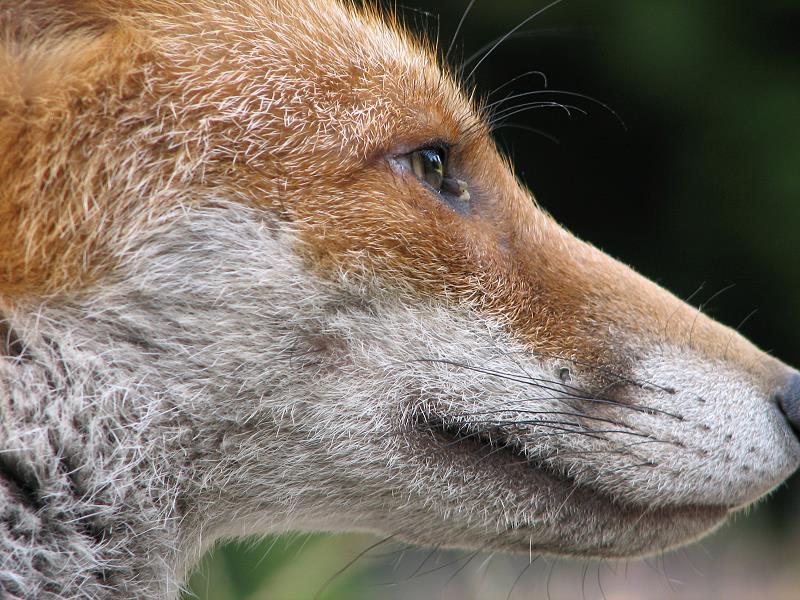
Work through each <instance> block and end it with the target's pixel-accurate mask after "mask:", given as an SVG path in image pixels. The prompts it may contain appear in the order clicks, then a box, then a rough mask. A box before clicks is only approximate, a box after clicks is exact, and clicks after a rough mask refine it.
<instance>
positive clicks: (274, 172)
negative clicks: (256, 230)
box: [0, 0, 766, 370]
mask: <svg viewBox="0 0 800 600" xmlns="http://www.w3.org/2000/svg"><path fill="white" fill-rule="evenodd" d="M38 4H41V5H42V6H44V7H47V3H46V2H45V3H34V5H38ZM311 4H312V6H310V7H309V6H307V5H306V4H304V5H303V6H301V7H299V8H298V7H294V6H293V5H292V3H289V2H283V1H276V2H266V3H264V4H259V3H248V2H239V3H231V4H223V3H217V2H212V1H210V0H205V1H198V2H195V3H192V4H186V3H180V2H170V1H166V0H163V1H157V0H152V1H138V2H137V1H130V2H123V1H117V2H89V1H86V2H82V1H73V2H69V3H67V4H64V5H61V8H60V10H59V11H57V14H58V18H55V19H51V21H50V22H49V23H48V24H47V25H42V24H41V22H39V21H37V18H36V15H38V14H39V13H38V12H37V11H35V10H26V11H20V13H19V14H15V13H14V11H10V12H9V13H8V14H6V15H5V16H4V17H3V22H4V28H5V30H6V32H7V33H6V35H5V39H6V41H5V42H4V43H3V45H2V46H0V65H2V68H0V72H1V73H3V75H2V77H3V78H2V80H1V81H0V157H2V158H0V236H2V239H4V240H7V242H6V243H5V244H4V245H3V247H2V248H0V266H1V268H0V293H2V294H3V295H5V296H7V297H14V296H19V295H29V294H51V293H57V292H63V291H75V290H80V289H83V288H85V287H86V286H87V285H89V284H90V283H91V282H92V281H97V280H99V279H101V278H102V277H104V276H109V275H110V274H111V273H113V272H114V269H115V266H116V264H117V261H118V260H119V258H120V256H122V255H123V254H124V251H125V247H124V244H125V240H128V239H130V237H131V235H132V233H131V232H134V231H136V230H141V229H146V228H147V223H148V221H150V220H154V219H159V218H161V217H162V216H163V215H164V214H165V213H166V212H167V211H169V210H170V209H172V208H174V207H175V206H176V205H178V204H180V203H187V202H199V203H202V202H206V201H210V200H209V198H210V197H212V196H213V195H214V193H215V192H216V191H221V192H222V193H223V194H224V195H226V196H229V197H236V198H238V199H239V200H240V201H241V202H244V203H247V204H249V205H252V206H256V207H259V206H265V205H266V208H267V209H269V210H270V211H272V212H275V213H277V214H279V215H280V216H281V217H282V218H283V219H286V220H289V221H291V222H293V223H294V224H295V227H296V228H298V229H299V230H300V231H301V237H302V239H304V240H305V242H306V247H305V249H304V250H303V251H304V252H306V254H307V257H308V260H309V264H310V265H311V268H314V269H316V270H317V271H318V272H320V273H322V274H326V273H330V272H331V271H332V270H344V271H347V272H353V273H356V272H362V273H369V274H374V275H377V276H378V277H379V278H380V279H381V280H382V281H385V282H393V283H395V284H397V283H400V284H401V285H402V286H405V287H408V288H410V289H414V290H416V293H417V294H419V295H420V296H430V297H438V298H448V299H449V300H451V301H452V302H454V303H455V302H469V303H471V304H473V305H474V306H475V307H476V308H478V309H479V310H481V311H483V312H485V313H488V314H492V315H494V316H496V317H499V318H501V319H503V320H504V321H506V322H508V323H509V325H510V327H512V329H513V330H514V331H515V332H516V333H517V334H518V336H519V337H520V338H522V339H524V340H526V341H527V342H528V343H530V344H531V345H534V346H536V348H537V349H539V350H541V351H554V352H555V351H556V350H557V351H558V352H559V353H561V354H562V355H570V356H575V357H582V358H583V359H585V360H591V361H600V362H609V361H612V360H618V358H613V357H619V356H620V355H621V352H620V348H621V347H623V346H625V347H628V348H629V351H630V352H634V351H635V347H636V345H637V339H644V338H649V339H653V338H658V337H659V336H666V337H667V338H670V339H674V340H681V341H682V340H683V339H685V338H688V336H689V335H690V332H691V336H692V338H693V343H694V345H695V346H696V347H699V348H702V349H703V350H704V351H705V352H707V353H708V354H709V355H710V356H721V355H722V354H723V353H724V354H725V355H726V356H728V357H734V358H737V359H738V360H740V361H741V362H742V363H745V364H748V365H750V366H749V367H748V368H750V369H754V370H759V369H763V368H766V367H763V368H762V367H759V366H757V365H761V364H762V362H761V361H760V360H755V361H753V360H749V357H751V356H753V353H755V352H756V351H755V349H753V348H752V347H751V346H750V345H749V344H748V343H747V342H746V341H744V340H743V339H741V338H740V337H739V336H738V335H735V334H731V333H730V332H729V331H728V330H726V329H724V328H722V327H720V326H718V325H716V324H714V323H713V322H711V321H710V320H708V319H706V318H705V317H704V316H699V317H698V316H697V315H696V313H695V312H694V311H693V310H692V309H690V308H689V307H688V306H685V305H682V304H681V303H680V302H679V301H678V300H677V299H675V298H674V297H672V296H671V295H669V294H667V293H666V292H664V291H662V290H660V289H659V288H657V287H656V286H655V285H653V284H651V283H650V282H648V281H646V280H644V279H643V278H641V277H639V276H638V275H636V274H635V273H633V272H632V271H630V270H629V269H627V268H626V267H623V266H621V265H619V264H618V263H616V262H615V261H613V260H612V259H610V258H608V257H606V256H604V255H602V254H601V253H600V252H598V251H597V250H595V249H594V248H592V247H590V246H588V245H586V244H584V243H583V242H580V241H578V240H576V239H574V238H573V237H572V236H570V235H569V234H568V233H566V232H564V231H563V230H562V229H561V228H560V227H559V226H558V225H557V224H555V223H554V222H553V220H552V219H550V218H549V217H548V216H547V215H546V214H544V213H543V211H541V209H539V208H537V207H536V206H535V204H534V203H533V201H532V199H531V197H530V195H529V193H528V192H527V191H526V190H524V189H522V188H521V187H520V186H519V184H518V183H517V182H516V180H515V178H514V176H513V174H512V172H511V170H510V169H509V167H508V165H507V164H506V163H505V161H504V160H503V159H502V158H501V157H500V156H499V155H498V153H497V151H496V149H495V147H494V144H493V142H492V141H491V140H490V138H489V137H488V133H487V128H486V127H485V126H484V125H483V124H482V122H481V120H480V117H479V115H478V113H477V111H476V110H475V109H474V107H473V106H472V105H471V104H470V102H469V101H468V100H467V99H465V98H464V96H463V95H462V94H461V92H460V91H459V89H458V86H457V85H456V83H455V82H454V81H453V80H451V79H450V78H448V77H447V76H444V77H443V76H442V75H441V72H440V71H439V69H438V68H437V67H436V66H435V63H436V60H435V56H434V54H433V52H432V51H431V50H430V49H428V48H426V47H424V46H422V45H420V44H418V43H417V42H415V41H413V40H411V39H410V38H409V37H408V36H407V35H406V34H404V33H402V32H400V33H399V35H398V31H400V30H399V28H398V27H396V26H392V29H391V30H392V31H394V32H395V33H394V34H392V35H388V34H387V32H388V31H390V30H388V29H386V27H385V25H384V17H382V16H381V15H379V14H378V13H377V12H376V11H374V10H372V9H367V10H366V16H362V17H360V18H363V19H364V22H365V23H366V26H363V25H362V24H361V21H359V20H356V17H355V16H354V11H355V10H356V9H354V8H352V7H347V6H342V5H339V4H334V3H330V2H324V1H317V2H313V3H311ZM276 8H277V10H276ZM49 10H50V11H51V12H52V6H51V7H50V9H49ZM48 14H50V13H49V12H48ZM31 15H33V16H31ZM276 15H277V16H276ZM268 16H269V19H268V18H267V17H268ZM41 21H43V20H41ZM266 21H269V22H270V24H271V27H270V28H269V29H265V28H263V27H260V26H259V23H260V22H266ZM209 24H213V27H211V26H209ZM320 32H324V37H322V38H320ZM432 140H446V141H448V142H449V143H451V144H452V145H453V154H452V158H451V164H452V167H453V168H454V169H455V170H456V171H457V172H458V174H459V177H460V178H461V179H465V180H467V181H468V182H469V186H470V189H471V192H472V199H473V200H472V210H471V212H470V214H468V215H461V214H457V213H455V212H454V211H452V210H451V209H450V208H448V207H447V206H446V205H444V204H443V203H442V202H440V201H439V199H437V198H435V197H434V196H433V195H432V194H431V193H430V191H428V190H426V189H424V188H423V187H422V186H421V185H420V184H419V182H417V181H416V180H415V179H414V178H413V177H406V176H403V175H402V174H399V173H398V172H396V171H394V170H392V168H391V166H390V161H388V160H387V158H390V157H391V156H392V155H393V154H398V153H400V152H403V151H410V150H412V149H414V148H416V147H419V146H421V145H424V144H426V143H430V142H431V141H432ZM615 332H616V333H615ZM622 354H624V353H622Z"/></svg>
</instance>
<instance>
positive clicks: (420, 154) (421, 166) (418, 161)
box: [407, 148, 469, 202]
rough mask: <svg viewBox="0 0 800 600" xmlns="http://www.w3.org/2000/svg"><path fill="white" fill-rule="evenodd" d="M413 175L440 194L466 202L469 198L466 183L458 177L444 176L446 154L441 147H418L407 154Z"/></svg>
mask: <svg viewBox="0 0 800 600" xmlns="http://www.w3.org/2000/svg"><path fill="white" fill-rule="evenodd" d="M407 157H408V162H409V164H410V166H411V170H412V171H413V173H414V175H416V176H417V178H418V179H419V180H420V181H423V182H425V183H427V184H428V185H429V186H430V187H432V188H433V189H434V190H436V191H437V192H439V193H441V194H447V195H449V196H453V197H455V198H456V199H457V200H461V201H462V202H466V201H467V200H469V191H468V190H467V184H466V183H465V182H464V181H461V180H460V179H453V178H450V177H445V163H446V161H447V154H446V151H445V150H444V149H443V148H420V149H419V150H414V151H413V152H411V153H410V154H408V155H407Z"/></svg>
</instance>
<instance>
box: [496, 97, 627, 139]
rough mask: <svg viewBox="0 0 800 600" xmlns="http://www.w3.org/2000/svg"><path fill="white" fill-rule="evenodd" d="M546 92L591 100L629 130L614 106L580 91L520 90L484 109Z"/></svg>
mask: <svg viewBox="0 0 800 600" xmlns="http://www.w3.org/2000/svg"><path fill="white" fill-rule="evenodd" d="M544 94H548V95H549V94H552V95H560V96H569V97H573V98H580V99H582V100H588V101H589V102H591V103H593V104H596V105H597V106H600V107H602V108H603V109H604V110H606V111H607V112H608V113H609V114H611V116H613V117H614V119H616V121H617V122H618V123H619V124H620V125H621V126H622V128H623V129H624V130H625V131H627V129H628V128H627V126H626V125H625V121H624V120H623V119H622V117H620V115H619V113H617V112H616V111H615V110H614V109H613V108H611V107H610V106H609V105H608V104H606V103H605V102H602V101H600V100H598V99H597V98H594V97H593V96H589V95H588V94H581V93H580V92H570V91H568V90H550V89H547V90H533V91H530V92H520V93H519V94H513V95H511V96H507V97H505V98H501V99H500V100H495V101H494V102H492V103H490V104H487V105H486V106H485V107H484V110H491V109H492V108H494V107H495V106H500V105H502V104H504V103H506V102H510V101H511V100H516V99H517V98H524V97H529V96H540V95H544Z"/></svg>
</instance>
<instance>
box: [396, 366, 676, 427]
mask: <svg viewBox="0 0 800 600" xmlns="http://www.w3.org/2000/svg"><path fill="white" fill-rule="evenodd" d="M409 362H429V363H439V364H445V365H450V366H453V367H458V368H461V369H466V370H469V371H474V372H476V373H483V374H485V375H491V376H494V377H498V378H500V379H506V380H508V381H515V382H517V383H525V384H528V385H533V386H536V387H537V388H539V389H543V390H547V391H551V392H556V393H558V394H564V393H565V389H566V390H570V389H574V390H578V391H580V392H582V391H583V390H580V389H579V388H576V387H574V386H569V385H566V384H557V382H555V381H552V380H548V379H543V378H536V377H528V376H519V375H512V374H509V373H504V372H502V371H495V370H492V369H487V368H484V367H473V366H471V365H467V364H464V363H458V362H456V361H451V360H447V359H433V358H431V359H424V358H420V359H414V360H412V361H409ZM544 384H553V385H561V386H562V389H558V388H555V387H551V386H549V385H544ZM566 393H570V392H569V391H567V392H566ZM570 399H574V400H583V401H586V402H592V403H600V404H609V405H613V406H619V407H622V408H628V409H631V410H634V411H637V412H643V413H647V414H655V413H657V414H663V415H666V416H669V417H672V418H673V419H677V420H679V421H682V420H683V417H681V416H680V415H676V414H673V413H670V412H667V411H664V410H661V409H658V408H654V407H651V406H647V405H642V404H625V403H622V402H617V401H615V400H609V399H607V398H598V397H595V396H586V395H583V394H580V393H574V394H570Z"/></svg>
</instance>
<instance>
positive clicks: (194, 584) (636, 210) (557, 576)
mask: <svg viewBox="0 0 800 600" xmlns="http://www.w3.org/2000/svg"><path fill="white" fill-rule="evenodd" d="M466 4H467V1H466V0H458V1H451V0H446V1H444V2H436V3H431V2H428V3H423V2H419V1H418V0H401V1H400V3H399V4H398V6H397V10H398V11H399V12H400V13H401V14H403V15H404V17H405V19H406V21H407V22H408V23H409V25H410V26H411V27H412V28H414V29H416V30H417V31H421V32H426V34H427V35H428V36H430V37H431V38H433V39H437V38H438V39H439V40H440V42H439V43H440V46H441V47H442V48H443V51H444V49H446V48H447V46H448V44H449V43H450V40H451V38H452V35H453V32H454V30H455V28H456V25H457V23H458V21H459V19H460V17H461V14H462V12H463V10H464V8H465V6H466ZM545 4H546V2H543V1H539V0H537V1H535V2H534V1H510V0H478V1H477V2H476V3H475V6H474V8H473V10H472V12H471V13H470V14H469V16H468V17H467V19H466V21H465V23H464V26H463V28H462V30H461V33H460V35H459V37H458V39H457V41H456V44H455V46H454V49H453V51H452V53H451V55H450V60H451V62H452V63H453V64H454V65H458V64H459V62H460V61H463V60H464V59H467V58H468V57H470V56H471V55H472V54H473V53H475V52H477V51H478V50H480V49H481V48H482V47H484V46H485V45H486V44H487V43H489V42H491V41H492V40H493V39H495V38H497V37H498V36H500V35H502V34H503V33H505V32H506V31H508V30H509V29H510V28H512V27H513V26H515V25H516V24H517V23H519V22H520V21H521V20H523V19H525V18H526V17H527V16H528V15H529V14H531V13H532V12H534V11H535V10H537V9H538V8H541V7H543V6H544V5H545ZM473 64H474V63H473ZM470 68H471V65H470V66H469V67H468V68H467V69H466V71H469V70H470ZM531 70H537V71H541V72H543V73H544V74H545V75H546V77H547V89H549V90H566V91H569V92H575V93H580V94H584V95H586V96H589V97H591V98H594V99H596V100H597V101H592V100H589V99H585V98H580V97H577V96H564V95H559V94H557V93H554V92H553V93H550V94H544V95H542V96H534V97H533V99H551V100H554V101H559V102H563V103H565V104H570V105H575V106H576V107H578V109H579V110H571V111H570V113H571V114H567V112H566V111H564V110H561V109H557V108H538V109H534V110H530V111H526V112H522V113H520V114H517V115H515V116H514V117H513V118H511V119H509V123H508V127H503V128H501V129H499V130H498V131H497V139H498V141H499V144H500V146H501V148H503V149H504V151H506V152H508V153H509V154H510V155H511V156H512V157H513V159H514V162H515V164H516V168H517V172H518V174H519V176H520V178H521V179H522V180H524V181H525V182H526V183H527V185H528V186H529V187H530V188H531V189H532V190H533V192H534V193H535V195H536V197H537V198H538V200H539V202H540V203H541V204H542V205H543V206H544V207H545V208H546V209H547V210H548V211H550V212H551V213H553V214H554V215H555V217H556V218H557V219H558V220H559V221H561V222H562V223H564V224H565V225H566V226H567V227H568V228H569V229H571V230H573V231H574V232H576V233H577V234H578V235H579V236H581V237H583V238H584V239H587V240H590V241H592V242H593V243H595V244H596V245H598V246H600V247H601V248H602V249H604V250H605V251H606V252H608V253H610V254H612V255H614V256H616V257H618V258H620V259H622V260H623V261H624V262H627V263H629V264H631V265H633V266H634V267H635V268H637V269H638V270H639V271H641V272H642V273H644V274H645V275H647V276H648V277H651V278H653V279H655V280H656V281H658V282H659V283H661V284H662V285H664V286H665V287H667V288H669V289H671V290H672V291H674V292H675V293H676V294H677V295H679V296H684V297H687V296H689V295H690V294H692V293H693V292H695V290H697V289H698V288H700V286H701V285H702V288H701V289H700V291H699V292H697V293H696V295H695V296H694V297H693V299H692V301H693V303H695V304H701V303H703V302H704V301H705V300H706V299H708V298H709V297H711V296H712V295H713V294H715V293H716V292H717V291H719V290H721V289H723V288H726V287H727V286H729V285H731V284H734V287H732V288H730V289H729V290H727V291H725V292H724V293H723V294H721V295H720V296H719V297H717V298H715V299H714V300H713V302H712V303H711V304H710V305H709V306H707V307H706V310H707V311H708V312H710V313H711V314H712V315H713V316H714V317H716V318H718V319H720V320H722V321H723V322H725V323H727V324H729V325H732V326H737V325H738V326H740V328H741V331H742V332H743V333H744V334H745V335H746V336H748V337H750V338H751V339H752V340H753V341H755V342H756V344H758V345H759V346H761V347H762V348H765V349H767V350H770V351H771V352H773V353H774V354H776V355H777V356H780V357H781V358H782V359H784V360H785V361H787V362H789V363H793V364H795V365H800V264H798V263H800V243H798V230H799V229H800V3H798V1H797V0H771V1H761V2H754V1H753V0H603V1H597V0H566V1H564V2H562V3H560V4H558V5H557V6H555V7H553V8H552V9H550V10H548V11H547V12H545V13H544V14H543V15H541V16H539V17H537V18H536V19H535V20H533V21H532V22H530V23H529V24H528V25H527V26H525V27H523V28H522V29H521V30H520V32H518V34H515V35H514V36H512V37H511V38H510V39H509V40H508V41H507V42H506V43H504V44H503V45H501V46H500V47H499V48H497V49H496V50H495V51H494V52H493V53H492V55H491V56H490V57H488V58H487V59H486V60H485V61H484V62H483V63H482V64H481V65H480V67H479V69H478V70H477V71H476V73H475V77H474V84H475V86H476V87H477V89H478V90H479V91H480V92H482V93H484V94H488V93H490V92H491V91H492V90H493V89H495V88H497V87H498V86H501V85H504V84H506V83H507V82H508V81H509V80H511V79H512V78H514V77H516V76H519V75H521V74H523V73H526V72H528V71H531ZM543 89H545V88H544V82H543V79H542V78H541V77H540V76H538V75H534V74H531V75H527V76H523V77H520V78H519V79H517V80H516V81H513V82H512V83H510V84H507V85H505V87H503V88H502V89H501V90H500V91H499V92H497V93H495V94H494V95H493V96H492V97H491V99H492V100H494V99H499V98H502V97H504V96H505V95H507V94H509V93H513V92H530V91H535V90H543ZM598 101H599V102H601V103H603V104H605V105H608V106H610V107H612V108H613V111H614V112H615V113H617V114H618V115H619V117H620V119H621V120H622V121H623V122H624V127H623V126H622V125H621V124H620V120H619V119H617V118H615V116H614V115H613V114H612V113H611V112H610V111H609V110H606V109H605V108H603V107H602V106H601V105H600V104H599V103H598ZM584 112H585V113H586V114H584ZM754 310H755V311H756V312H755V313H753V311H754ZM748 315H750V316H749V317H748ZM743 320H745V322H743V323H742V321H743ZM375 541H376V540H375V539H372V538H369V537H366V536H357V535H349V536H335V537H334V536H324V535H310V536H309V535H289V536H284V537H275V538H269V539H267V540H263V541H257V542H248V543H246V544H231V545H225V546H220V547H218V548H216V549H215V550H214V551H213V552H212V553H211V554H210V555H209V556H208V557H207V558H206V560H205V561H204V562H203V564H202V565H200V567H199V568H198V570H197V572H196V574H195V575H194V577H193V578H192V580H191V592H192V594H194V595H196V597H198V598H201V599H208V600H244V599H247V600H256V599H259V600H292V599H295V598H297V599H303V598H314V597H315V594H317V593H319V597H320V598H325V599H328V600H330V599H361V598H363V599H367V598H381V599H383V598H540V597H541V598H547V597H552V598H554V599H555V598H567V599H569V598H580V597H586V598H595V597H597V598H602V597H607V598H668V597H675V598H752V597H756V596H760V597H762V598H787V599H792V598H795V599H796V598H800V479H798V478H797V477H796V478H795V479H794V480H792V481H790V482H789V483H788V484H786V485H785V486H783V487H782V488H781V489H780V490H779V491H778V492H777V493H775V494H774V495H773V496H772V497H771V498H770V499H769V501H768V502H766V503H762V504H760V505H759V506H758V507H757V508H756V509H754V510H753V511H751V514H750V515H748V516H747V518H744V519H737V520H736V522H735V523H734V524H732V525H730V526H728V527H726V528H725V530H724V531H723V532H722V533H721V534H717V535H715V536H713V537H712V538H710V540H709V541H706V542H704V543H703V545H702V546H695V547H693V548H691V549H690V550H688V551H685V552H679V553H676V554H673V555H670V556H668V557H666V558H663V559H660V560H659V561H649V562H648V563H632V564H630V565H627V567H626V566H625V565H621V566H620V565H618V566H614V565H597V564H594V563H588V564H586V563H577V564H572V563H561V562H557V563H554V562H552V561H551V562H546V561H545V560H544V559H539V560H537V561H536V562H535V563H534V564H533V565H532V566H531V567H529V568H527V569H526V565H527V564H528V560H529V559H528V557H524V558H516V559H514V558H502V557H492V558H491V560H490V561H489V562H486V561H487V560H489V558H488V557H485V556H474V557H471V556H472V555H470V554H468V553H467V554H457V553H441V554H439V555H436V556H428V554H427V553H425V552H420V551H415V550H412V549H405V548H402V547H400V546H398V545H391V544H389V543H386V544H381V545H379V546H377V547H375V548H373V549H371V550H369V551H368V552H366V553H365V554H364V555H363V556H361V557H360V558H358V560H356V561H355V563H354V564H353V565H351V566H349V567H348V568H346V569H345V570H344V571H343V572H342V573H340V574H337V572H338V571H339V570H340V569H342V568H344V567H345V566H346V565H347V564H348V563H349V562H350V561H351V560H353V559H355V558H356V557H357V556H358V555H359V553H360V552H362V551H364V550H365V549H367V548H368V547H369V546H370V545H371V544H373V543H375ZM448 563H450V564H448ZM656 563H658V564H656ZM420 564H421V565H422V566H421V567H419V565H420ZM698 564H699V565H701V567H698ZM415 571H416V572H415ZM614 571H616V573H615V572H614ZM518 577H519V580H518V581H516V583H515V580H516V579H517V578H518ZM331 578H332V579H331ZM329 579H330V581H329ZM545 582H546V583H547V584H549V587H550V589H549V590H547V589H545V585H544V583H545ZM512 588H513V590H512ZM509 592H510V593H509ZM187 597H190V596H188V595H187Z"/></svg>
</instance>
